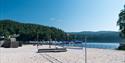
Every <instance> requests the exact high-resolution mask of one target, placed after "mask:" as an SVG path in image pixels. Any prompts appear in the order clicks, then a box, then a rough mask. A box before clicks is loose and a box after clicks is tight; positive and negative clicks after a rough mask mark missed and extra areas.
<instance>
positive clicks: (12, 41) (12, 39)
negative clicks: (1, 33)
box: [2, 34, 19, 48]
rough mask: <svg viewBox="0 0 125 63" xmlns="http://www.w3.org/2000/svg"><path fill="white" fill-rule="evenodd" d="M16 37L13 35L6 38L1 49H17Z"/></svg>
mask: <svg viewBox="0 0 125 63" xmlns="http://www.w3.org/2000/svg"><path fill="white" fill-rule="evenodd" d="M17 36H18V35H16V34H14V35H10V36H9V37H8V40H4V43H3V45H2V46H3V47H5V48H10V47H11V48H17V47H19V42H18V41H16V37H17Z"/></svg>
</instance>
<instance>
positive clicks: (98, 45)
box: [64, 43, 120, 49]
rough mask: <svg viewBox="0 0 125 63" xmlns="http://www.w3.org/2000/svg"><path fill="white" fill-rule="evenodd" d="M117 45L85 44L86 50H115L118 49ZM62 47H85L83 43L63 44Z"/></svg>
mask: <svg viewBox="0 0 125 63" xmlns="http://www.w3.org/2000/svg"><path fill="white" fill-rule="evenodd" d="M119 45H120V44H119V43H87V48H101V49H116V48H118V47H119ZM64 46H75V47H85V43H82V44H64Z"/></svg>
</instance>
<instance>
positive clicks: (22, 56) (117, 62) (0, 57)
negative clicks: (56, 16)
mask: <svg viewBox="0 0 125 63" xmlns="http://www.w3.org/2000/svg"><path fill="white" fill-rule="evenodd" d="M46 47H48V46H41V47H39V48H46ZM53 47H54V46H53ZM36 52H37V47H36V46H33V45H24V46H22V47H19V48H0V63H85V58H84V56H85V54H84V49H68V51H67V52H58V53H52V52H51V53H36ZM87 52H88V53H87V59H88V60H87V62H88V63H125V51H119V50H109V49H96V48H87Z"/></svg>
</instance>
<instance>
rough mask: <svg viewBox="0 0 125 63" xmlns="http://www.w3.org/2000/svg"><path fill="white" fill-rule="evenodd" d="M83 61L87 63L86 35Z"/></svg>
mask: <svg viewBox="0 0 125 63" xmlns="http://www.w3.org/2000/svg"><path fill="white" fill-rule="evenodd" d="M85 63H87V37H86V36H85Z"/></svg>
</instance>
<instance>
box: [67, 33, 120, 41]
mask: <svg viewBox="0 0 125 63" xmlns="http://www.w3.org/2000/svg"><path fill="white" fill-rule="evenodd" d="M68 33H69V34H72V35H75V36H76V38H79V39H80V38H81V39H84V38H85V36H86V37H87V41H89V42H120V41H121V40H122V38H121V37H120V36H119V35H120V34H119V32H116V31H98V32H92V31H83V32H71V33H70V32H68Z"/></svg>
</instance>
